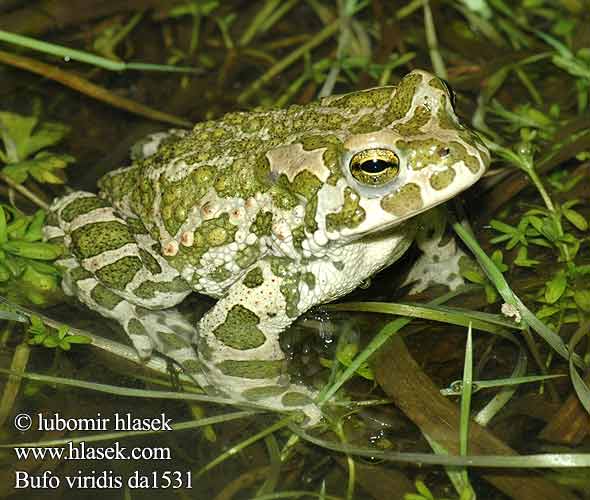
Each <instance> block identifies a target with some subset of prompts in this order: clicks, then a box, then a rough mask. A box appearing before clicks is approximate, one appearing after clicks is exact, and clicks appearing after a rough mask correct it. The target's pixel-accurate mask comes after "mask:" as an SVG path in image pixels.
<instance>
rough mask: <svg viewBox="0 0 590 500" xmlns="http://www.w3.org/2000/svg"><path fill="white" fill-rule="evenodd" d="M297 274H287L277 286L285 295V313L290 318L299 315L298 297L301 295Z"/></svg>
mask: <svg viewBox="0 0 590 500" xmlns="http://www.w3.org/2000/svg"><path fill="white" fill-rule="evenodd" d="M299 281H300V280H299V274H297V275H295V276H289V277H287V278H284V279H283V284H282V285H281V286H280V287H279V290H280V291H281V293H282V294H283V297H285V313H287V316H289V317H290V318H296V317H297V316H299V308H298V307H297V306H298V305H299V299H300V298H301V295H300V293H299Z"/></svg>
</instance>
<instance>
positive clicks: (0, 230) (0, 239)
mask: <svg viewBox="0 0 590 500" xmlns="http://www.w3.org/2000/svg"><path fill="white" fill-rule="evenodd" d="M7 240H8V235H7V231H6V214H5V213H4V208H2V207H0V244H2V243H4V242H6V241H7Z"/></svg>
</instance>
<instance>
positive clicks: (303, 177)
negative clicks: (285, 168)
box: [283, 170, 322, 200]
mask: <svg viewBox="0 0 590 500" xmlns="http://www.w3.org/2000/svg"><path fill="white" fill-rule="evenodd" d="M283 175H284V174H283ZM321 187H322V181H320V180H319V179H318V178H317V177H316V176H315V175H313V174H312V173H311V172H310V171H309V170H302V171H301V172H299V173H298V174H297V175H296V176H295V178H294V179H293V182H292V183H291V189H292V190H293V191H294V192H296V193H297V194H299V195H301V196H303V197H304V198H305V199H306V200H309V199H311V198H312V197H314V196H315V195H316V194H317V192H318V190H319V189H320V188H321Z"/></svg>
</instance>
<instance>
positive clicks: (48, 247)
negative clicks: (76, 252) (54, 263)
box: [2, 241, 62, 260]
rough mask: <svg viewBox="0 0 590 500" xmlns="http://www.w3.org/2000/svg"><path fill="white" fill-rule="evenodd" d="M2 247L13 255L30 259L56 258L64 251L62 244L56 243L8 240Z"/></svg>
mask: <svg viewBox="0 0 590 500" xmlns="http://www.w3.org/2000/svg"><path fill="white" fill-rule="evenodd" d="M2 248H3V249H4V250H5V251H7V252H8V253H11V254H13V255H18V256H19V257H25V258H28V259H39V260H55V259H57V258H58V257H59V256H60V255H61V253H62V247H61V245H56V244H54V243H42V242H34V243H33V242H30V241H7V242H6V243H4V244H3V245H2Z"/></svg>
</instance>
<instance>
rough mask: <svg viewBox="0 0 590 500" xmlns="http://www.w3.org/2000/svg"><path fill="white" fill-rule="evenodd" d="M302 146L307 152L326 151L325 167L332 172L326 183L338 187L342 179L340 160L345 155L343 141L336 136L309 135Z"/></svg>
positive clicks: (303, 139) (323, 157)
mask: <svg viewBox="0 0 590 500" xmlns="http://www.w3.org/2000/svg"><path fill="white" fill-rule="evenodd" d="M340 126H342V124H340ZM337 128H339V127H337ZM301 146H302V147H303V149H304V150H305V151H313V150H315V149H321V148H325V149H326V150H325V151H324V154H323V155H322V159H323V161H324V166H325V167H327V168H328V170H329V171H330V175H329V176H328V179H327V180H326V182H327V183H328V184H330V185H332V186H334V185H336V183H337V182H338V179H340V178H341V177H342V171H341V170H340V158H342V154H343V153H344V146H343V145H342V141H341V140H340V139H338V137H336V136H335V135H309V136H306V137H303V138H302V139H301Z"/></svg>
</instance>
